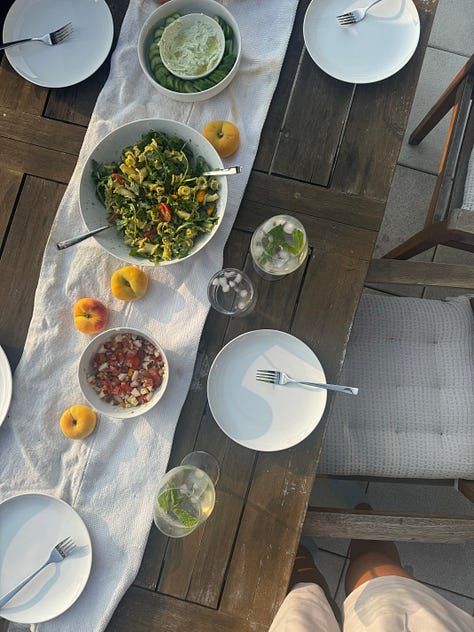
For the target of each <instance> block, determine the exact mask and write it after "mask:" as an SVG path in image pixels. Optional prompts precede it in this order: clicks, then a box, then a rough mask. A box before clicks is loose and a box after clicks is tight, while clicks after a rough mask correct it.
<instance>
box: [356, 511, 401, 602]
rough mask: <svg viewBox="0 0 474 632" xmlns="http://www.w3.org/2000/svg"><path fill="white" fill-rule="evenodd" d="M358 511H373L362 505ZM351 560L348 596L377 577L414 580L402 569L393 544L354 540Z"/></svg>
mask: <svg viewBox="0 0 474 632" xmlns="http://www.w3.org/2000/svg"><path fill="white" fill-rule="evenodd" d="M356 509H371V507H370V505H368V504H366V503H362V504H360V505H357V507H356ZM349 558H350V561H349V566H348V569H347V572H346V578H345V588H346V596H348V595H349V594H350V593H351V592H352V591H353V590H355V589H356V588H357V587H358V586H361V585H362V584H364V583H365V582H367V581H369V580H370V579H374V578H375V577H383V576H387V575H392V576H393V575H397V576H399V577H408V578H410V579H413V578H412V576H411V575H410V573H407V572H406V571H405V570H404V569H403V568H402V565H401V562H400V556H399V554H398V550H397V547H396V546H395V544H394V543H393V542H388V541H387V542H377V541H375V540H352V541H351V545H350V554H349Z"/></svg>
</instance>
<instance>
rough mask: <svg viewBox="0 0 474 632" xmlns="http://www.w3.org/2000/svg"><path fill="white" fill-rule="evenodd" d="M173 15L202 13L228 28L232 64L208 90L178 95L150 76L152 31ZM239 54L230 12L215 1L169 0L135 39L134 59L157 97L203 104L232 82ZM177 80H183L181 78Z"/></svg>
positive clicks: (153, 14) (237, 32)
mask: <svg viewBox="0 0 474 632" xmlns="http://www.w3.org/2000/svg"><path fill="white" fill-rule="evenodd" d="M174 13H179V14H180V15H181V16H184V15H187V14H189V13H203V14H205V15H207V16H209V17H210V18H214V16H219V17H220V18H222V19H223V20H224V21H225V22H226V23H227V24H228V25H229V26H230V28H231V29H232V32H233V52H234V53H235V55H236V61H235V62H234V65H233V66H232V68H231V70H230V71H229V72H228V73H227V74H226V76H225V77H224V78H223V79H222V81H220V82H219V83H217V84H216V85H214V86H212V87H211V88H208V89H207V90H201V91H196V92H178V91H176V90H171V89H169V88H165V87H164V86H162V85H161V84H160V83H158V81H157V80H156V79H155V77H154V75H153V73H152V70H151V67H150V61H149V50H150V46H151V44H152V43H153V40H154V34H155V31H156V29H157V28H158V27H159V26H160V25H163V23H164V22H165V21H166V18H168V17H170V16H171V15H173V14H174ZM241 55H242V40H241V37H240V30H239V25H238V24H237V21H236V19H235V18H234V16H233V15H232V13H230V11H229V10H228V9H226V8H225V7H224V6H223V5H222V4H220V3H219V2H215V0H193V2H190V1H189V0H172V2H167V3H166V4H163V5H162V6H160V7H159V8H158V9H156V11H154V12H153V13H152V14H151V15H150V17H149V18H148V19H147V20H146V21H145V23H144V25H143V27H142V29H141V31H140V35H139V38H138V59H139V61H140V66H141V68H142V70H143V72H144V73H145V75H146V76H147V78H148V80H149V81H150V82H151V83H152V84H153V85H154V86H155V88H156V89H157V90H158V92H160V93H161V94H164V95H165V96H167V97H169V98H171V99H174V100H175V101H183V102H187V103H192V102H196V101H205V100H206V99H210V98H211V97H214V96H216V95H217V94H219V93H220V92H222V90H224V89H225V88H226V87H227V86H228V85H229V84H230V82H231V81H232V79H233V78H234V77H235V75H236V74H237V71H238V68H239V65H240V58H241ZM224 58H225V53H224ZM216 70H217V69H216ZM179 80H180V81H184V80H181V79H179Z"/></svg>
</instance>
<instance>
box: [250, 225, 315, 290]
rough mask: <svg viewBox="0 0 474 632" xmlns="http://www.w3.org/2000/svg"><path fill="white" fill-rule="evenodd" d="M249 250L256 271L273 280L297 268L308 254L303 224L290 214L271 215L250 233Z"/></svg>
mask: <svg viewBox="0 0 474 632" xmlns="http://www.w3.org/2000/svg"><path fill="white" fill-rule="evenodd" d="M250 252H251V255H252V260H253V266H254V268H255V270H256V271H257V272H258V274H259V275H260V276H261V277H263V278H264V279H267V280H269V281H276V280H277V279H281V278H283V277H284V276H286V275H287V274H290V273H291V272H294V271H295V270H297V269H298V268H299V267H300V265H301V264H302V263H303V262H304V261H305V259H306V256H307V254H308V238H307V236H306V231H305V229H304V226H303V224H302V223H301V222H300V221H299V220H297V219H296V218H295V217H291V215H275V216H274V217H271V218H270V219H268V220H266V221H265V222H263V224H260V226H259V227H258V228H257V229H256V231H255V232H254V234H253V235H252V241H251V242H250Z"/></svg>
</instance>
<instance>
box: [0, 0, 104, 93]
mask: <svg viewBox="0 0 474 632" xmlns="http://www.w3.org/2000/svg"><path fill="white" fill-rule="evenodd" d="M68 22H71V23H72V26H73V29H74V31H73V33H72V35H71V36H70V37H68V38H67V39H66V40H65V41H64V42H61V43H60V44H57V45H56V46H47V45H45V44H43V43H42V42H27V43H25V44H20V45H19V46H13V47H12V48H9V49H7V50H6V51H5V52H6V55H7V58H8V61H9V62H10V64H11V65H12V66H13V68H14V69H15V70H16V71H17V73H18V74H19V75H21V76H22V77H24V78H25V79H27V80H28V81H31V83H35V84H37V85H38V86H45V87H46V88H64V87H66V86H72V85H74V84H75V83H79V82H80V81H83V80H84V79H86V78H87V77H90V75H92V74H93V73H94V72H95V71H96V70H97V68H99V66H100V65H101V64H102V63H103V62H104V60H105V58H106V57H107V55H108V53H109V51H110V47H111V46H112V39H113V35H114V24H113V20H112V15H111V13H110V9H109V7H108V6H107V4H106V3H105V1H104V0H16V2H14V3H13V5H12V7H11V8H10V10H9V12H8V15H7V17H6V19H5V23H4V25H3V41H4V42H12V41H14V40H18V39H22V38H25V37H36V36H41V35H44V34H45V33H50V32H51V31H54V30H56V29H58V28H60V27H61V26H64V25H65V24H67V23H68Z"/></svg>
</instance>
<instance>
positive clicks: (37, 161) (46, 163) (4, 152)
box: [0, 137, 77, 184]
mask: <svg viewBox="0 0 474 632" xmlns="http://www.w3.org/2000/svg"><path fill="white" fill-rule="evenodd" d="M0 162H1V163H3V164H4V165H8V168H9V169H10V170H13V171H22V172H24V173H27V174H29V175H31V176H36V177H38V178H44V179H47V180H54V181H55V182H61V183H64V184H67V183H68V182H69V180H70V179H71V175H72V173H73V171H74V168H75V166H76V162H77V156H74V155H72V154H68V153H65V152H61V151H55V150H54V149H47V148H44V147H38V146H37V145H29V144H28V143H22V142H18V141H16V140H12V139H11V138H6V137H3V138H2V142H1V143H0Z"/></svg>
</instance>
